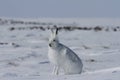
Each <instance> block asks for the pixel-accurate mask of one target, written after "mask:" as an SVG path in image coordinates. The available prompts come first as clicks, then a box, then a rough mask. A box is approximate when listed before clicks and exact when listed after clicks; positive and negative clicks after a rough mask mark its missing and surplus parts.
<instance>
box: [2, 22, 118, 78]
mask: <svg viewBox="0 0 120 80" xmlns="http://www.w3.org/2000/svg"><path fill="white" fill-rule="evenodd" d="M83 21H84V20H83ZM111 21H112V20H110V24H112V23H111ZM44 22H45V20H44ZM46 22H48V21H46ZM57 23H59V21H58V22H57ZM60 24H61V22H60ZM67 24H68V23H67ZM71 24H72V23H71ZM77 24H78V23H77ZM84 24H85V23H84ZM86 24H87V23H86ZM96 24H97V23H96ZM104 24H105V23H104ZM113 24H114V25H115V23H113ZM93 25H94V24H93ZM116 25H119V24H116ZM116 25H115V26H116ZM12 26H14V27H18V26H19V27H20V25H1V26H0V80H120V37H119V35H120V31H117V32H114V31H109V32H106V31H99V32H95V31H82V30H74V31H60V32H59V39H60V42H61V43H63V44H65V45H67V46H69V47H70V48H71V49H72V50H74V52H76V53H77V55H78V56H79V57H80V58H81V59H82V61H83V65H84V68H83V72H82V74H77V75H64V74H63V72H62V71H61V73H60V75H58V76H56V75H52V70H53V65H52V64H50V62H49V60H48V57H47V51H48V47H47V46H48V38H49V35H50V31H49V30H46V31H42V30H14V31H10V30H9V28H10V27H12ZM22 26H23V25H22ZM111 26H112V25H111ZM24 27H25V26H24Z"/></svg>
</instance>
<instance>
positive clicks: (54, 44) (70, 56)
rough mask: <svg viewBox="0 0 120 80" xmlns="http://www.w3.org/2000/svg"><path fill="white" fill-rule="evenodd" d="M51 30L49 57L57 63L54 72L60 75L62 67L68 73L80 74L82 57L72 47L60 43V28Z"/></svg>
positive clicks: (52, 61)
mask: <svg viewBox="0 0 120 80" xmlns="http://www.w3.org/2000/svg"><path fill="white" fill-rule="evenodd" d="M51 32H52V33H51V37H50V39H49V51H48V58H49V60H50V62H51V63H53V64H54V65H55V67H54V70H53V73H54V74H55V75H58V73H59V69H60V68H61V69H63V71H64V73H65V74H67V75H69V74H80V73H81V72H82V68H83V64H82V61H81V59H80V58H79V57H78V56H77V55H76V54H75V52H73V51H72V50H71V49H70V48H68V47H67V46H65V45H63V44H61V43H59V40H58V36H57V34H58V29H55V30H53V29H51Z"/></svg>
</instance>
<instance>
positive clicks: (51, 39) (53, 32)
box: [49, 28, 59, 48]
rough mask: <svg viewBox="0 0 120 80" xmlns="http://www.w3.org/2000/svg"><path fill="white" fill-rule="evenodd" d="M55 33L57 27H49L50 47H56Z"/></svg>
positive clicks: (56, 32)
mask: <svg viewBox="0 0 120 80" xmlns="http://www.w3.org/2000/svg"><path fill="white" fill-rule="evenodd" d="M57 35H58V28H56V29H51V36H50V38H49V47H52V48H55V47H57V44H58V43H59V40H58V36H57Z"/></svg>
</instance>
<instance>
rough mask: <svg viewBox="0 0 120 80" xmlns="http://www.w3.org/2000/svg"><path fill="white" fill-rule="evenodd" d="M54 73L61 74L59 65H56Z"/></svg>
mask: <svg viewBox="0 0 120 80" xmlns="http://www.w3.org/2000/svg"><path fill="white" fill-rule="evenodd" d="M53 74H55V75H58V74H59V67H58V66H54V69H53Z"/></svg>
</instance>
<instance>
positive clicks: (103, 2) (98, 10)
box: [0, 0, 120, 18]
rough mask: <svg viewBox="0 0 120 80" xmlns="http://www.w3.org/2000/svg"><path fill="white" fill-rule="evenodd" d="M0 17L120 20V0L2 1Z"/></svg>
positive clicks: (0, 0) (0, 2)
mask: <svg viewBox="0 0 120 80" xmlns="http://www.w3.org/2000/svg"><path fill="white" fill-rule="evenodd" d="M0 17H27V18H41V17H43V18H48V17H49V18H93V17H94V18H101V17H102V18H120V0H0Z"/></svg>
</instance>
